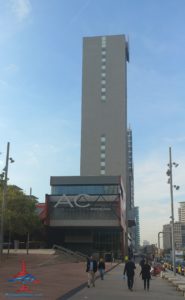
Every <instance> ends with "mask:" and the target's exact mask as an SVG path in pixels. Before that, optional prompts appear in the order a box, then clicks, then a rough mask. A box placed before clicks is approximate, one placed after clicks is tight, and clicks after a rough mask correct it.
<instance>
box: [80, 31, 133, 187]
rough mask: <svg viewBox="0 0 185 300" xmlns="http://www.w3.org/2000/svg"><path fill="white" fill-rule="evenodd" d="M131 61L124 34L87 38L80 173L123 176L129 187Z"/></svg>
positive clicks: (84, 63)
mask: <svg viewBox="0 0 185 300" xmlns="http://www.w3.org/2000/svg"><path fill="white" fill-rule="evenodd" d="M127 61H129V51H128V43H127V41H126V38H125V36H124V35H115V36H100V37H86V38H84V40H83V75H82V125H81V126H82V127H81V170H80V173H81V176H90V175H96V176H97V175H121V176H122V178H123V184H124V188H125V190H126V185H127V169H128V167H127V166H128V163H127Z"/></svg>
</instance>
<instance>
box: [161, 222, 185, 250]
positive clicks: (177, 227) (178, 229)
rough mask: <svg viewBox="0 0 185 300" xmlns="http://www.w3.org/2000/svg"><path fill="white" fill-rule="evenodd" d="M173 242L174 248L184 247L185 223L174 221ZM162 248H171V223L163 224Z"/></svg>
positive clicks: (180, 248)
mask: <svg viewBox="0 0 185 300" xmlns="http://www.w3.org/2000/svg"><path fill="white" fill-rule="evenodd" d="M174 242H175V249H176V250H182V249H185V223H181V222H175V223H174ZM163 248H164V250H171V248H172V244H171V224H165V225H163Z"/></svg>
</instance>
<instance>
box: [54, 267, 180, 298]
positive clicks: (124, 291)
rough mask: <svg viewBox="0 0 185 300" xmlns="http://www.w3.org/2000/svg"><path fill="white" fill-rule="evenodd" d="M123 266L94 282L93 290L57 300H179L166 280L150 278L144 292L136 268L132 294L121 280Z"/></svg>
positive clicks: (85, 289)
mask: <svg viewBox="0 0 185 300" xmlns="http://www.w3.org/2000/svg"><path fill="white" fill-rule="evenodd" d="M123 268H124V266H123V264H121V265H119V266H117V267H116V268H114V269H113V270H112V271H110V272H108V273H107V274H106V275H105V279H104V280H100V279H98V280H96V286H95V288H93V287H92V288H90V289H88V288H87V287H85V288H84V289H82V290H81V291H79V292H77V293H76V294H75V295H73V296H72V297H70V298H65V297H61V298H58V300H67V299H70V300H82V299H87V300H95V299H96V300H114V299H116V300H123V299H137V300H143V299H150V300H172V299H173V300H178V299H179V300H180V299H184V297H183V295H182V294H181V293H180V292H178V291H176V289H175V287H174V286H172V285H171V284H170V283H169V282H168V281H167V280H165V279H162V278H160V277H152V280H151V281H150V285H151V286H150V291H149V292H148V291H144V289H143V281H142V279H141V277H140V276H139V272H140V267H137V271H136V276H135V284H134V289H133V292H131V291H129V290H128V288H127V282H126V281H125V280H123V276H122V274H123Z"/></svg>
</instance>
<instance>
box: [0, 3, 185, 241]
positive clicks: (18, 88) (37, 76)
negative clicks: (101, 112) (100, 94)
mask: <svg viewBox="0 0 185 300" xmlns="http://www.w3.org/2000/svg"><path fill="white" fill-rule="evenodd" d="M184 11H185V2H184V0H178V1H172V0H163V1H159V0H155V1H154V0H140V1H137V0H125V1H124V0H114V1H113V0H109V1H105V0H78V1H75V0H73V1H72V0H71V1H70V0H52V1H49V0H39V1H38V0H0V58H1V59H0V133H1V134H0V137H1V139H0V152H2V154H1V155H0V167H1V168H2V169H3V167H4V164H5V154H6V143H7V142H8V141H9V142H10V155H11V156H12V157H13V158H14V159H15V163H14V164H12V165H10V166H9V178H10V183H12V184H16V185H18V186H20V187H22V189H23V190H24V191H25V192H26V193H29V189H30V187H32V191H33V194H34V195H35V196H37V197H39V200H40V201H41V202H43V201H44V198H45V194H46V193H50V182H49V181H50V176H51V175H53V176H54V175H56V176H57V175H79V169H80V122H81V115H80V113H81V78H82V38H83V37H84V36H96V35H114V34H126V35H127V36H129V41H130V63H129V64H128V123H129V124H130V125H131V128H132V130H133V146H134V149H133V150H134V153H133V155H134V172H135V204H136V205H138V206H139V207H140V229H141V242H142V241H143V240H144V239H146V240H149V241H150V242H152V243H157V234H158V232H159V231H162V225H163V224H165V223H168V222H169V220H170V218H169V217H170V215H171V212H170V193H169V185H167V183H166V182H167V176H166V170H167V163H168V160H169V152H168V151H169V146H171V147H172V155H173V159H174V160H175V161H176V162H178V163H179V164H180V165H179V167H178V168H177V169H174V183H175V184H178V185H180V187H181V188H180V191H178V192H174V203H175V212H176V218H177V208H178V202H179V201H184V200H185V182H184V166H185V152H184V149H185V117H184V115H185V104H184V99H185V88H184V82H185V67H184V66H185V55H184V48H185V34H184V32H185V31H184V28H185V18H184Z"/></svg>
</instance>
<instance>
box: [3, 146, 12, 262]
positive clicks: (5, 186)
mask: <svg viewBox="0 0 185 300" xmlns="http://www.w3.org/2000/svg"><path fill="white" fill-rule="evenodd" d="M9 152H10V143H9V142H8V143H7V151H6V165H5V167H4V169H3V171H4V172H3V174H1V175H2V176H1V177H2V178H3V180H2V181H3V194H2V205H1V227H0V256H1V259H2V256H3V244H4V214H5V205H6V194H7V181H8V164H9V160H10V162H11V163H13V162H14V160H13V159H12V158H11V157H9Z"/></svg>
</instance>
